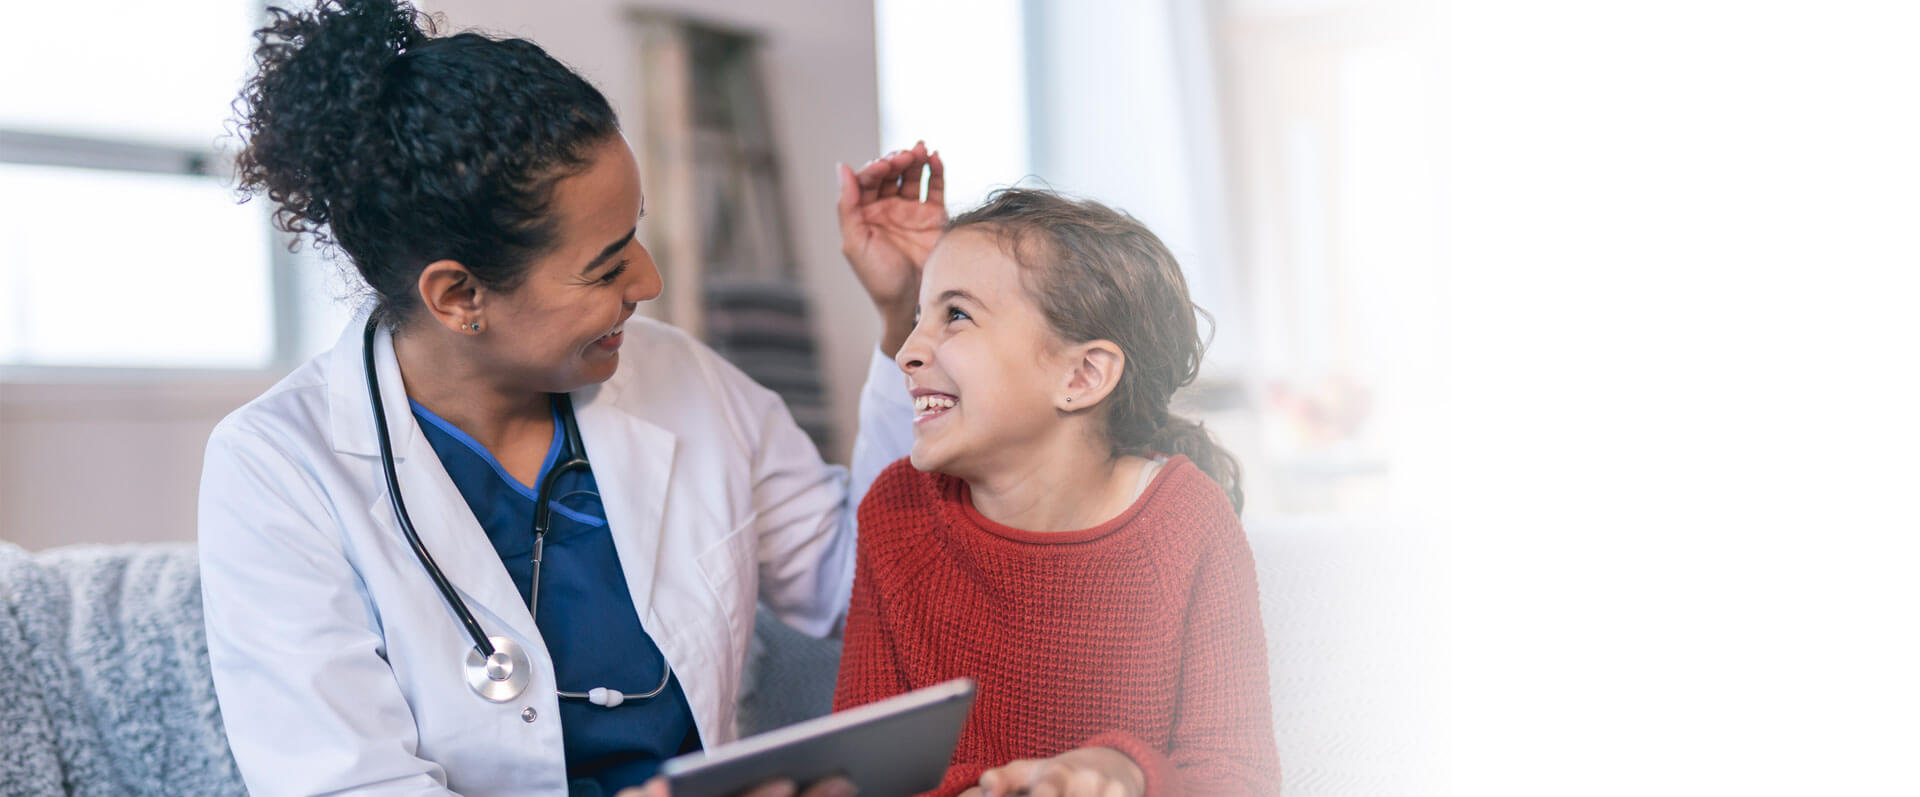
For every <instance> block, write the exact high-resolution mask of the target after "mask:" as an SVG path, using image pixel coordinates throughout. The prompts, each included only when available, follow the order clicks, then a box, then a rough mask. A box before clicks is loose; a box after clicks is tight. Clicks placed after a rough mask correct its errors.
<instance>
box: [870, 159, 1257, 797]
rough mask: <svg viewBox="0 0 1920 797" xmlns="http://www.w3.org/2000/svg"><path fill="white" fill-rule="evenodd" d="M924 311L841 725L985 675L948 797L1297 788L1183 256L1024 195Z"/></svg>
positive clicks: (981, 223)
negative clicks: (1199, 393) (1201, 416)
mask: <svg viewBox="0 0 1920 797" xmlns="http://www.w3.org/2000/svg"><path fill="white" fill-rule="evenodd" d="M915 171H916V173H917V169H916V170H915ZM915 182H917V180H916V181H915ZM919 296H920V300H919V319H918V322H917V324H916V325H915V326H914V328H913V331H912V333H911V335H910V336H909V337H908V338H907V339H906V341H905V343H904V344H903V345H902V346H901V348H900V350H899V353H898V354H897V356H896V357H895V360H896V362H898V363H899V364H900V368H901V370H903V371H905V372H906V378H907V383H908V387H909V388H910V389H911V391H912V394H913V396H914V406H915V411H916V412H915V419H914V433H913V450H912V451H913V453H912V456H910V457H909V458H908V459H907V460H902V461H900V462H896V463H894V464H893V466H892V467H890V468H888V469H887V470H886V471H884V472H883V473H882V474H881V476H880V477H879V479H878V480H877V481H875V482H874V484H873V488H872V491H871V492H869V493H868V494H867V497H866V500H865V501H864V502H863V503H862V504H861V506H860V515H859V522H860V542H859V551H858V554H857V560H858V562H857V565H856V568H857V569H856V575H855V577H854V587H853V603H852V609H851V613H850V614H849V616H848V619H847V628H846V645H845V652H844V654H843V658H842V661H841V669H840V676H839V684H838V690H837V693H836V695H835V699H834V708H835V709H836V710H839V709H845V708H848V707H851V706H855V705H859V704H862V703H867V702H870V701H873V700H878V699H881V698H884V697H889V696H892V695H895V694H899V693H902V692H906V691H908V690H911V689H916V688H919V687H923V686H928V685H931V684H935V683H939V682H941V681H945V680H947V679H950V678H956V677H960V676H967V677H971V678H973V679H974V680H975V681H976V682H977V683H978V693H977V696H976V698H975V701H974V707H973V714H972V716H971V717H970V718H969V720H968V722H967V725H966V728H965V730H964V731H963V733H962V734H961V737H960V742H959V746H958V747H957V748H956V750H955V751H954V757H953V763H952V766H951V768H950V769H949V770H948V772H947V775H946V779H945V781H944V782H943V783H942V784H941V786H940V788H939V789H938V790H937V791H936V792H935V793H936V794H940V795H953V794H959V793H961V792H963V791H964V792H966V793H967V794H968V795H973V794H984V795H987V796H988V797H997V796H998V795H1003V794H1012V793H1016V792H1018V793H1027V792H1026V791H1022V790H1028V791H1030V792H1031V793H1049V792H1048V791H1047V789H1048V788H1049V787H1050V788H1051V789H1052V792H1051V793H1054V794H1059V795H1082V794H1084V795H1091V796H1094V797H1113V796H1114V795H1122V794H1125V795H1142V794H1150V795H1171V794H1195V795H1226V794H1274V793H1276V792H1277V791H1278V787H1279V766H1278V763H1277V761H1276V755H1275V752H1274V739H1273V730H1272V729H1273V724H1272V718H1271V710H1270V708H1269V706H1268V698H1267V662H1266V645H1265V639H1264V635H1263V633H1262V631H1261V624H1260V612H1259V605H1258V597H1259V596H1258V588H1257V586H1256V584H1255V581H1254V570H1253V559H1252V552H1251V550H1250V549H1249V547H1248V545H1247V541H1246V536H1245V532H1244V531H1243V530H1242V529H1241V527H1240V522H1239V518H1238V515H1237V513H1238V511H1239V506H1240V487H1239V484H1238V481H1237V477H1238V466H1237V464H1236V463H1235V462H1234V460H1233V458H1232V457H1231V456H1230V455H1228V454H1227V453H1226V452H1225V451H1222V450H1221V449H1220V448H1219V447H1218V446H1216V445H1215V443H1214V442H1213V441H1212V439H1211V438H1210V436H1209V435H1208V434H1207V433H1206V431H1205V430H1203V429H1202V428H1201V427H1199V426H1198V425H1196V424H1194V423H1191V422H1188V421H1185V420H1182V419H1179V418H1175V417H1172V416H1171V415H1169V414H1168V412H1167V405H1168V400H1169V399H1170V398H1171V397H1172V396H1173V393H1174V391H1175V390H1177V389H1178V388H1180V387H1181V386H1183V385H1186V384H1187V383H1189V382H1191V381H1193V378H1194V376H1195V374H1196V372H1197V371H1198V369H1199V365H1200V357H1201V353H1202V350H1203V348H1204V345H1205V344H1204V342H1203V341H1202V340H1201V337H1200V335H1199V333H1198V328H1197V324H1196V322H1195V308H1194V306H1193V304H1192V302H1191V301H1190V300H1189V299H1188V297H1187V288H1186V283H1185V281H1184V280H1183V279H1182V277H1181V275H1180V267H1179V264H1177V263H1176V262H1175V261H1174V259H1173V256H1172V255H1171V254H1170V253H1169V252H1168V251H1167V248H1166V246H1165V245H1164V244H1162V243H1161V242H1160V240H1159V239H1158V238H1157V237H1155V236H1154V235H1153V233H1152V232H1149V231H1148V230H1147V229H1146V228H1145V227H1144V226H1142V225H1141V224H1140V223H1139V222H1137V221H1135V220H1133V219H1132V218H1130V217H1128V216H1125V215H1123V214H1121V213H1118V212H1115V211H1113V210H1111V209H1109V208H1107V207H1105V206H1103V205H1100V204H1098V203H1095V202H1089V201H1073V200H1068V199H1065V198H1062V197H1060V196H1058V195H1055V194H1052V193H1049V192H1044V191H1031V190H1006V191H1002V192H1000V193H998V194H996V195H994V197H993V198H992V199H990V200H989V201H988V202H987V203H986V204H985V205H984V206H982V207H980V208H978V209H976V210H973V211H971V212H969V213H966V214H964V215H962V216H960V217H959V218H956V219H954V220H953V222H952V223H951V224H950V225H948V227H947V231H946V232H945V234H944V235H943V236H941V237H940V239H939V242H938V244H937V245H936V246H934V248H933V250H932V252H931V254H930V255H929V256H928V258H927V261H926V267H925V271H924V274H923V275H922V278H921V282H920V293H919Z"/></svg>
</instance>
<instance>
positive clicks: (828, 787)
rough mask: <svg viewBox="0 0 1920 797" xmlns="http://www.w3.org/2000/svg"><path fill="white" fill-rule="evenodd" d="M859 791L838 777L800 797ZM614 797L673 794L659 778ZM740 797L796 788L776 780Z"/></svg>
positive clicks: (777, 795) (773, 796)
mask: <svg viewBox="0 0 1920 797" xmlns="http://www.w3.org/2000/svg"><path fill="white" fill-rule="evenodd" d="M859 791H860V790H859V789H858V788H855V787H854V785H853V782H852V781H850V780H847V779H846V778H838V777H836V778H827V779H826V780H823V781H820V782H819V783H815V784H813V785H812V786H809V787H807V790H806V791H804V792H800V793H799V797H853V795H854V794H856V793H858V792H859ZM614 797H672V793H671V791H670V790H669V789H668V788H667V779H666V778H664V777H659V778H654V779H653V780H650V781H647V782H646V783H645V784H644V785H641V786H636V787H634V788H631V789H621V790H620V793H619V794H616V795H614ZM740 797H795V788H794V785H793V781H790V780H776V781H771V782H768V783H762V784H760V785H759V786H757V787H755V788H754V789H753V790H752V791H748V792H746V793H744V794H741V795H740Z"/></svg>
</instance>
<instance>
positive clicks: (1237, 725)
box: [1088, 519, 1280, 795]
mask: <svg viewBox="0 0 1920 797" xmlns="http://www.w3.org/2000/svg"><path fill="white" fill-rule="evenodd" d="M1229 525H1230V529H1229V530H1228V532H1227V533H1226V534H1223V535H1222V536H1223V537H1224V538H1225V539H1224V540H1223V541H1222V543H1221V544H1218V545H1215V546H1214V547H1213V549H1212V550H1211V551H1210V552H1209V553H1208V554H1207V555H1206V556H1205V558H1203V560H1202V561H1201V565H1200V568H1199V571H1198V573H1196V575H1195V578H1194V582H1193V583H1194V589H1193V596H1192V599H1191V601H1190V603H1189V605H1188V609H1187V632H1186V640H1185V644H1184V646H1183V652H1182V656H1183V658H1184V662H1183V665H1182V676H1181V690H1180V716H1179V718H1178V720H1176V722H1175V724H1174V728H1173V739H1172V744H1171V746H1170V748H1169V749H1168V750H1167V751H1165V753H1164V754H1163V753H1162V752H1161V751H1160V750H1157V749H1155V748H1154V747H1153V746H1151V745H1147V744H1144V743H1142V742H1141V741H1140V740H1139V739H1136V738H1131V737H1130V736H1129V735H1127V734H1109V735H1105V736H1101V737H1095V738H1094V739H1091V740H1089V741H1088V744H1089V745H1090V746H1092V745H1098V746H1104V747H1111V748H1114V749H1116V750H1119V751H1121V752H1123V753H1126V754H1127V756H1128V757H1129V758H1132V759H1133V760H1134V762H1135V763H1137V764H1139V766H1140V769H1141V771H1142V772H1143V773H1144V774H1145V775H1146V783H1147V789H1146V793H1147V794H1150V795H1158V794H1209V795H1212V794H1218V795H1229V794H1249V795H1252V794H1274V793H1276V792H1278V791H1279V786H1280V764H1279V755H1278V753H1276V752H1275V747H1274V739H1273V709H1272V705H1271V702H1270V701H1271V699H1270V696H1269V692H1268V691H1267V644H1266V633H1265V631H1264V629H1263V627H1262V626H1261V622H1260V589H1259V585H1258V583H1257V581H1256V579H1255V577H1254V567H1253V549H1252V548H1251V547H1250V546H1248V545H1247V537H1246V532H1245V531H1243V530H1241V528H1240V523H1239V521H1238V519H1231V520H1230V521H1229Z"/></svg>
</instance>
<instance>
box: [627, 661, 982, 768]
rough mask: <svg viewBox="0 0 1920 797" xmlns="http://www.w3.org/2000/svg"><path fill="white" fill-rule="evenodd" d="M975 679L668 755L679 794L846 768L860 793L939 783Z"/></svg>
mask: <svg viewBox="0 0 1920 797" xmlns="http://www.w3.org/2000/svg"><path fill="white" fill-rule="evenodd" d="M972 707H973V680H972V679H970V678H957V679H954V680H951V681H947V682H946V683H942V684H936V685H934V686H929V687H927V688H925V689H916V690H914V691H912V692H908V693H906V694H904V695H900V696H897V697H890V698H887V699H885V700H881V701H877V702H873V703H868V704H866V705H864V706H856V707H854V708H850V709H847V710H846V711H842V712H840V713H838V714H829V715H827V716H824V717H819V718H816V719H810V720H807V721H805V722H800V723H795V724H793V725H788V726H787V727H785V728H779V729H776V730H771V731H768V732H766V733H763V734H760V735H758V736H754V737H751V738H747V739H741V740H739V741H737V742H733V743H730V744H723V745H720V746H719V747H715V748H713V749H712V750H706V751H703V752H698V753H688V754H686V755H683V756H680V757H678V758H674V759H671V760H669V761H667V763H666V764H664V765H663V766H661V768H660V774H662V775H666V776H667V781H668V783H669V784H670V785H671V786H672V788H673V797H732V795H736V794H739V793H740V792H743V791H746V790H748V789H751V788H753V787H755V786H758V785H760V784H762V783H765V782H767V781H769V780H782V779H784V780H791V781H793V782H795V783H797V784H799V785H800V787H801V789H803V790H804V789H805V788H806V787H807V785H808V784H811V783H813V782H815V781H818V780H822V779H825V778H828V777H831V776H834V775H845V776H846V777H847V778H848V779H849V780H852V781H853V784H854V785H855V786H858V787H859V788H860V793H861V794H915V793H918V792H923V791H927V790H930V789H932V788H934V787H936V786H939V785H940V778H941V776H943V775H945V774H946V771H947V763H948V762H949V761H950V760H952V758H953V746H954V743H956V742H958V741H959V740H960V726H961V725H962V724H963V723H965V722H966V720H967V712H968V710H970V709H971V708H972Z"/></svg>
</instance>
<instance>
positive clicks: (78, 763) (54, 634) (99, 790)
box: [0, 542, 840, 796]
mask: <svg viewBox="0 0 1920 797" xmlns="http://www.w3.org/2000/svg"><path fill="white" fill-rule="evenodd" d="M0 610H3V611H0V707H4V709H0V794H4V795H41V794H75V795H116V796H117V795H145V794H191V795H221V794H244V793H245V789H244V787H243V786H242V785H241V782H240V773H239V771H238V770H237V769H235V767H234V763H233V756H232V754H231V753H230V752H229V751H228V748H227V739H226V734H225V732H224V731H223V730H222V729H221V725H220V707H219V704H218V703H217V702H216V701H215V699H214V693H213V681H212V678H211V676H210V675H209V671H208V668H207V641H206V632H205V630H204V628H203V627H202V625H201V610H200V579H199V569H198V564H197V561H196V559H195V555H194V547H193V546H192V545H190V544H160V545H108V546H74V547H69V548H56V549H53V550H50V551H44V552H41V553H37V554H35V553H29V552H27V551H25V550H22V549H21V548H20V547H19V546H16V545H12V544H10V543H6V542H0ZM757 619H758V622H757V623H756V625H755V631H754V646H753V650H752V654H751V659H750V660H749V661H748V665H747V670H746V679H745V682H744V683H743V684H742V690H741V699H740V723H741V732H742V733H743V734H751V733H755V732H758V731H761V730H766V729H769V728H776V727H780V726H782V725H787V724H791V723H793V722H797V721H799V720H802V719H806V718H809V717H815V716H819V715H822V714H825V713H827V711H828V709H829V708H830V707H831V705H832V701H833V679H834V672H835V671H836V669H837V668H838V667H839V664H840V645H839V643H838V642H836V641H831V640H816V639H812V638H809V637H807V636H805V635H803V634H801V633H799V632H797V631H794V630H792V629H789V628H787V627H786V626H785V625H782V624H781V623H780V622H779V621H778V620H774V619H773V618H772V616H771V615H769V614H767V613H766V612H765V611H764V610H763V611H762V612H761V613H760V616H759V617H758V618H757Z"/></svg>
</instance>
